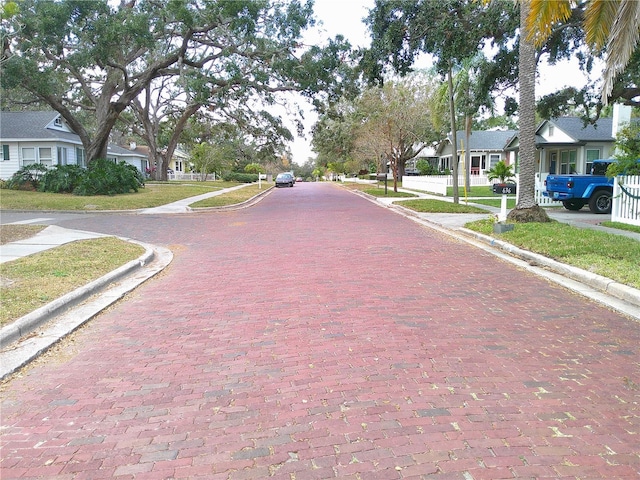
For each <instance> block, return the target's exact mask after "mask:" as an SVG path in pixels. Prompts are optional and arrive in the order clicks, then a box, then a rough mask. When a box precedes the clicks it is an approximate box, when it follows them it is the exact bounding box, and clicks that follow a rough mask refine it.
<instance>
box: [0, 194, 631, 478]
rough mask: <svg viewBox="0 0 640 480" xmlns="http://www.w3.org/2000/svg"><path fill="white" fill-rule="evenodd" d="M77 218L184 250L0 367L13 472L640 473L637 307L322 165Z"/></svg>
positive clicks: (7, 462)
mask: <svg viewBox="0 0 640 480" xmlns="http://www.w3.org/2000/svg"><path fill="white" fill-rule="evenodd" d="M78 222H82V225H83V227H84V228H85V229H87V230H95V231H100V229H103V230H106V231H111V232H112V233H119V234H127V236H129V237H132V238H137V239H140V240H146V241H155V242H157V243H163V244H166V245H171V246H172V249H173V250H174V253H175V258H174V261H173V263H172V264H171V265H170V266H169V267H168V268H167V270H166V271H165V272H164V273H163V274H161V275H160V276H159V277H158V278H156V279H153V280H151V281H150V282H148V283H146V284H144V285H143V286H142V287H140V288H139V289H137V290H136V291H135V292H134V294H132V295H130V296H129V297H128V298H127V299H126V301H123V302H121V303H119V304H118V305H117V306H115V307H114V308H111V309H109V311H107V312H104V313H103V314H102V315H100V316H99V317H98V318H97V319H95V320H93V321H92V322H91V323H90V324H89V325H88V326H86V327H84V328H82V329H81V330H80V331H79V332H77V333H76V334H74V335H73V337H72V339H71V340H70V341H66V342H65V344H64V346H65V348H64V349H62V348H59V349H57V350H58V351H57V352H56V353H54V354H48V355H46V356H45V357H44V358H43V359H42V360H41V361H38V362H36V365H34V366H32V367H29V368H27V369H25V370H24V372H22V373H21V375H19V376H17V377H15V378H13V379H11V380H10V381H9V382H7V383H6V384H5V385H3V387H2V391H1V393H2V412H1V414H2V419H1V424H2V430H1V433H2V446H1V448H2V450H1V457H2V461H1V463H0V467H1V471H0V476H1V478H2V479H3V480H7V479H12V478H23V479H24V478H47V479H65V480H66V479H105V478H109V479H111V478H118V479H130V478H131V479H184V478H190V479H191V478H193V479H229V480H231V479H233V480H240V479H261V478H277V479H287V480H305V479H326V478H344V479H384V480H388V479H396V478H397V479H420V478H438V479H443V480H444V479H461V480H482V479H492V480H495V479H506V478H509V479H510V478H523V479H532V478H536V479H544V478H573V479H617V478H618V479H637V478H640V410H639V402H640V357H639V348H640V346H639V345H640V326H639V325H638V323H636V322H634V321H632V320H630V319H628V318H625V317H623V316H620V315H618V314H616V313H614V312H611V311H609V310H607V309H604V308H602V307H600V306H598V305H597V304H594V303H592V302H590V301H587V300H585V299H583V298H581V297H579V296H577V295H575V294H572V293H569V292H568V291H565V290H564V289H563V288H561V287H559V286H556V285H553V284H550V283H548V282H546V281H544V280H541V279H539V278H537V277H534V276H532V275H530V274H529V273H527V272H525V271H523V270H520V269H517V268H515V267H514V266H512V265H510V264H508V263H504V262H502V261H500V260H497V259H496V258H494V257H493V256H491V255H489V254H487V253H485V252H483V251H480V250H477V249H474V248H473V247H470V246H468V245H467V244H464V243H462V242H459V241H456V240H454V239H452V238H449V237H447V236H444V235H442V234H440V233H438V232H434V231H431V230H429V229H428V228H425V227H422V226H419V225H417V224H415V223H413V222H411V221H410V220H408V219H405V218H403V217H401V216H399V215H396V214H394V213H392V212H390V211H389V210H387V209H384V208H380V207H377V206H375V205H373V204H372V203H370V202H368V201H366V200H364V199H362V198H360V197H357V196H355V195H352V194H350V193H348V192H346V191H344V190H342V189H339V188H337V187H335V186H333V185H328V184H298V185H296V186H295V187H294V188H293V189H278V190H276V191H274V192H273V193H272V194H271V195H269V196H268V197H267V198H266V199H265V200H263V201H262V202H261V203H259V204H258V205H256V206H254V207H252V208H249V209H244V210H240V211H235V212H225V213H204V214H202V213H201V214H193V215H191V214H190V215H183V216H165V217H161V216H158V217H145V218H140V217H137V216H122V217H118V216H114V217H112V218H108V219H104V218H99V217H95V218H88V219H83V220H78ZM92 222H95V223H92ZM100 222H102V224H101V223H100Z"/></svg>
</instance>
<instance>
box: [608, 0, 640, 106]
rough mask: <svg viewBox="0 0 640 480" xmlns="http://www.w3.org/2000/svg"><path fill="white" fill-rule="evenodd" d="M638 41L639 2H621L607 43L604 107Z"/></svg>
mask: <svg viewBox="0 0 640 480" xmlns="http://www.w3.org/2000/svg"><path fill="white" fill-rule="evenodd" d="M639 40H640V2H639V1H638V0H621V1H620V5H619V8H618V12H617V15H616V19H615V21H614V23H613V25H612V27H611V32H610V34H609V41H608V43H607V60H606V66H605V70H604V74H603V78H604V82H603V85H602V101H603V103H604V104H605V105H606V104H607V100H608V97H609V95H610V94H611V91H612V90H613V85H614V83H615V79H616V76H617V75H618V74H619V73H620V72H622V71H624V69H625V67H626V66H627V64H628V63H629V59H630V58H631V55H632V54H633V52H634V50H635V49H636V48H637V47H638V41H639Z"/></svg>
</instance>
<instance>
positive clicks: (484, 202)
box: [460, 198, 516, 208]
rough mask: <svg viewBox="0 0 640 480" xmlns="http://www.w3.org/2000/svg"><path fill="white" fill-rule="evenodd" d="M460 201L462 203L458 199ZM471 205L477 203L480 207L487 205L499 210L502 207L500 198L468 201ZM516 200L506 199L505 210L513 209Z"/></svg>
mask: <svg viewBox="0 0 640 480" xmlns="http://www.w3.org/2000/svg"><path fill="white" fill-rule="evenodd" d="M460 201H464V200H463V199H460ZM469 201H470V202H472V203H479V204H480V205H489V206H490V207H496V208H500V207H501V206H502V199H501V198H481V199H473V200H469ZM515 206H516V199H515V198H507V208H515Z"/></svg>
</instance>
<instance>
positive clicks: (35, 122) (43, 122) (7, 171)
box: [0, 111, 148, 180]
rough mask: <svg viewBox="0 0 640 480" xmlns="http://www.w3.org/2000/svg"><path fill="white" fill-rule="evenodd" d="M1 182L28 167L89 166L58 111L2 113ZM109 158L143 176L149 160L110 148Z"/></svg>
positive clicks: (77, 139) (136, 154)
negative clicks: (34, 165) (121, 162)
mask: <svg viewBox="0 0 640 480" xmlns="http://www.w3.org/2000/svg"><path fill="white" fill-rule="evenodd" d="M0 145H1V147H2V148H1V152H0V153H1V154H0V179H3V180H6V179H8V178H10V177H11V176H12V175H13V174H14V173H16V172H17V171H18V170H19V169H20V168H22V167H24V166H25V165H30V164H34V163H39V164H42V165H46V166H47V167H53V166H54V165H80V166H86V164H87V162H86V154H85V150H84V147H83V146H82V142H81V141H80V137H79V136H78V135H77V134H76V133H75V132H74V131H73V130H72V129H71V128H70V127H69V125H67V123H66V122H65V121H64V119H63V118H62V116H61V115H60V114H59V113H58V112H55V111H36V112H0ZM107 158H108V159H111V160H113V161H117V162H119V161H124V162H126V163H129V164H131V165H133V166H135V167H136V168H137V169H138V170H140V171H141V172H144V171H145V170H146V168H147V166H148V159H147V156H146V155H144V154H142V153H138V152H136V151H132V150H128V149H126V148H122V147H118V146H117V145H109V146H108V148H107Z"/></svg>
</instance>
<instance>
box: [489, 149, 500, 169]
mask: <svg viewBox="0 0 640 480" xmlns="http://www.w3.org/2000/svg"><path fill="white" fill-rule="evenodd" d="M499 161H500V154H499V153H490V154H489V169H492V168H493V167H495V166H496V163H498V162H499Z"/></svg>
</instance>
